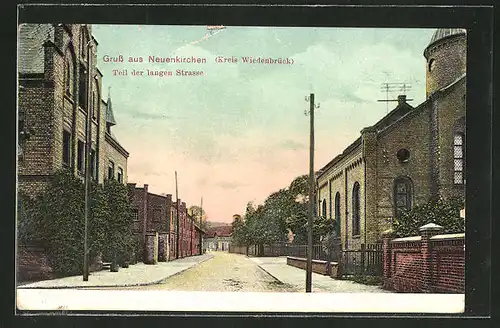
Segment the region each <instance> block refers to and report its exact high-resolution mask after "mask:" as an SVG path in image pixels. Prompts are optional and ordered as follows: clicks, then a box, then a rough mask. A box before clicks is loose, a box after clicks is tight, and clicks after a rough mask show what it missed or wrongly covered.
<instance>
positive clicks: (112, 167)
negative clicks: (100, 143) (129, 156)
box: [108, 161, 115, 180]
mask: <svg viewBox="0 0 500 328" xmlns="http://www.w3.org/2000/svg"><path fill="white" fill-rule="evenodd" d="M114 178H115V163H113V162H112V161H109V164H108V179H109V180H113V179H114Z"/></svg>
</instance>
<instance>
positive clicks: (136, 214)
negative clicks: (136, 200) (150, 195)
mask: <svg viewBox="0 0 500 328" xmlns="http://www.w3.org/2000/svg"><path fill="white" fill-rule="evenodd" d="M132 220H134V221H139V209H137V208H133V209H132Z"/></svg>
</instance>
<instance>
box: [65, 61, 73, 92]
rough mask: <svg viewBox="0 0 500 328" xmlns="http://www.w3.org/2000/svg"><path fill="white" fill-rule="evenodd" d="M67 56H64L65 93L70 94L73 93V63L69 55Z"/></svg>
mask: <svg viewBox="0 0 500 328" xmlns="http://www.w3.org/2000/svg"><path fill="white" fill-rule="evenodd" d="M67 56H68V57H67V58H66V64H65V70H66V74H65V81H64V85H65V91H66V94H67V95H69V96H70V95H72V94H73V64H72V62H71V59H70V57H69V56H70V55H69V54H68V55H67Z"/></svg>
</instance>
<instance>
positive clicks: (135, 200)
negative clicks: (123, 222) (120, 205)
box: [128, 183, 202, 261]
mask: <svg viewBox="0 0 500 328" xmlns="http://www.w3.org/2000/svg"><path fill="white" fill-rule="evenodd" d="M128 187H129V193H130V196H131V199H132V210H133V213H134V214H133V216H134V232H135V233H136V235H137V238H138V239H139V241H140V242H139V245H140V246H139V247H140V249H139V250H138V252H139V253H141V255H142V256H143V258H144V255H145V254H144V252H145V249H146V247H145V244H144V240H146V235H147V234H152V233H155V232H157V233H158V237H159V238H158V239H159V241H158V244H159V247H158V258H159V261H168V260H174V259H176V258H183V257H187V256H192V255H198V254H200V239H201V237H200V234H202V231H201V229H200V228H199V225H197V224H196V222H195V220H194V219H193V217H191V216H190V215H188V212H187V208H186V203H185V202H182V201H181V200H179V234H178V235H179V254H178V256H177V203H176V202H173V201H172V195H171V194H162V195H157V194H154V193H151V192H149V191H148V185H147V184H144V187H142V188H141V187H137V185H136V184H135V183H129V184H128Z"/></svg>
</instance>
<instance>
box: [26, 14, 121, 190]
mask: <svg viewBox="0 0 500 328" xmlns="http://www.w3.org/2000/svg"><path fill="white" fill-rule="evenodd" d="M97 47H98V43H97V40H96V39H94V37H93V36H92V26H91V25H86V24H83V25H80V24H22V25H20V27H19V37H18V82H19V88H18V124H19V129H18V131H19V136H18V159H19V161H18V162H19V166H18V181H19V191H20V192H22V193H25V194H28V195H34V194H36V193H38V192H40V191H41V190H43V189H44V186H46V184H47V181H48V179H49V178H50V176H51V175H53V174H54V172H55V171H57V170H58V169H60V168H63V167H67V168H68V169H70V170H71V171H72V172H73V173H74V174H75V175H77V176H80V177H83V175H84V172H85V147H86V142H87V129H86V127H87V122H90V124H91V140H92V143H91V152H90V162H91V167H92V169H91V170H92V171H91V176H92V178H93V179H94V180H97V181H98V182H102V181H104V179H107V178H115V179H118V180H119V181H122V182H124V183H126V181H127V158H128V156H129V153H128V152H127V151H126V150H125V149H124V148H123V147H122V146H121V145H120V143H119V142H118V141H117V140H116V137H115V136H114V135H113V133H112V131H111V127H112V126H113V125H115V124H116V122H115V119H114V115H113V108H112V106H111V99H110V98H109V96H108V100H107V101H104V100H103V97H102V95H103V90H102V78H103V75H102V73H101V72H100V71H99V69H98V68H97V66H96V62H97ZM89 115H90V116H89Z"/></svg>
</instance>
